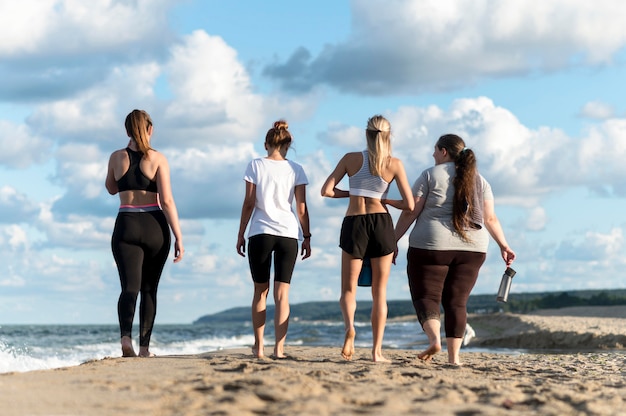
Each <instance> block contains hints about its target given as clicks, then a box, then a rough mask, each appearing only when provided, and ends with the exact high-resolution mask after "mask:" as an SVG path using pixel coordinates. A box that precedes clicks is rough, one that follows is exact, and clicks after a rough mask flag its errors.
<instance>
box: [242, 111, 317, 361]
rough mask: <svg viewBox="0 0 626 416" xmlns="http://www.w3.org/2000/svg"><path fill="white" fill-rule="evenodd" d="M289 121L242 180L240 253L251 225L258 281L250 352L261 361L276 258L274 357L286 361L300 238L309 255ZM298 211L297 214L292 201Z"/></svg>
mask: <svg viewBox="0 0 626 416" xmlns="http://www.w3.org/2000/svg"><path fill="white" fill-rule="evenodd" d="M287 129H288V125H287V122H286V121H284V120H279V121H277V122H275V123H274V126H273V127H272V128H271V129H269V130H268V132H267V134H266V136H265V149H266V150H267V157H263V158H257V159H254V160H252V161H251V162H250V163H249V164H248V167H247V169H246V172H245V175H244V180H245V182H246V193H245V197H244V201H243V206H242V208H241V221H240V224H239V234H238V236H237V252H238V253H239V255H240V256H242V257H245V251H246V248H245V245H246V239H245V237H244V234H245V231H246V228H247V227H248V223H249V224H250V229H249V230H248V263H249V264H250V273H251V275H252V280H253V281H254V296H253V298H252V325H253V327H254V346H253V347H252V353H253V354H254V355H255V356H256V357H258V358H261V357H263V355H264V353H263V334H264V330H265V317H266V313H265V310H266V304H267V295H268V293H269V287H270V283H269V282H270V268H271V263H272V256H273V257H274V303H275V307H276V309H275V313H274V327H275V337H276V342H275V344H274V355H273V356H274V357H275V358H285V357H286V356H285V351H284V347H285V339H286V337H287V328H288V326H289V285H290V284H291V276H292V274H293V270H294V267H295V264H296V258H297V257H298V241H299V240H300V239H301V238H302V249H301V251H300V252H301V254H302V259H303V260H304V259H306V258H308V257H309V256H310V255H311V232H310V228H309V211H308V209H307V205H306V185H307V184H308V180H307V177H306V174H305V173H304V169H302V166H300V165H299V164H297V163H295V162H293V161H291V160H288V159H287V151H288V150H289V147H290V146H291V143H292V140H293V139H292V137H291V133H289V131H288V130H287ZM294 197H295V200H296V209H295V212H294V210H293V200H294Z"/></svg>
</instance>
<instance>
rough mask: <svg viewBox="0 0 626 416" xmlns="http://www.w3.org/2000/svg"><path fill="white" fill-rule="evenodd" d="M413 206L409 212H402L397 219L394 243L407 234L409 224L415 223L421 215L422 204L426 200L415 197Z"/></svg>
mask: <svg viewBox="0 0 626 416" xmlns="http://www.w3.org/2000/svg"><path fill="white" fill-rule="evenodd" d="M414 202H415V204H414V206H413V209H412V210H411V211H408V210H403V211H402V213H401V214H400V217H399V218H398V222H397V223H396V228H395V234H396V241H399V240H400V239H401V238H402V236H404V234H405V233H406V232H407V230H408V229H409V228H410V227H411V224H413V223H414V222H415V220H416V219H417V217H419V215H420V214H421V213H422V210H423V209H424V203H425V202H426V198H422V197H419V196H417V197H415V200H414Z"/></svg>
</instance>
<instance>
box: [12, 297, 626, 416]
mask: <svg viewBox="0 0 626 416" xmlns="http://www.w3.org/2000/svg"><path fill="white" fill-rule="evenodd" d="M556 313H558V315H556ZM550 314H552V316H550ZM470 322H471V323H472V325H473V326H474V328H475V330H476V338H475V339H474V340H472V345H474V346H486V347H488V348H491V349H493V348H499V347H503V348H516V349H529V350H533V351H532V352H520V351H518V350H509V351H508V352H507V351H505V352H502V353H482V352H467V350H462V354H461V359H462V360H463V363H464V365H463V366H461V367H457V366H449V365H447V364H445V361H446V355H445V353H441V354H439V355H437V356H436V357H435V359H434V360H433V361H432V362H430V363H424V362H422V361H420V360H419V359H417V352H418V351H417V350H392V349H387V350H385V354H386V356H387V358H389V359H391V360H392V362H391V363H388V364H375V363H372V362H371V361H370V351H369V349H357V354H356V356H355V359H353V360H352V361H345V360H343V359H342V358H341V355H340V353H339V352H340V345H339V341H340V340H338V345H337V347H306V346H288V349H287V353H288V354H290V358H289V359H284V360H273V359H270V358H265V359H253V358H252V357H251V355H250V351H249V350H248V349H235V350H224V351H217V352H210V353H206V354H199V355H186V356H164V357H156V358H150V359H139V358H106V359H103V360H97V361H91V362H87V363H84V364H82V365H79V366H76V367H67V368H61V369H56V370H45V371H32V372H26V373H6V374H0V405H1V408H2V414H3V415H118V414H145V415H260V414H261V415H346V414H361V415H362V414H371V415H383V414H384V415H409V414H426V415H479V414H480V415H503V414H506V415H531V414H533V415H534V414H541V415H623V414H626V349H625V348H624V345H626V307H612V308H584V310H575V309H571V310H560V311H557V312H554V311H553V312H551V313H550V312H546V311H541V312H540V313H537V314H535V315H509V314H498V315H478V316H471V317H470ZM546 348H550V350H544V351H541V350H543V349H546ZM552 349H557V350H559V351H560V353H554V351H553V350H552Z"/></svg>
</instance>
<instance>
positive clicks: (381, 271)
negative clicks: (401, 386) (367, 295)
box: [371, 253, 393, 362]
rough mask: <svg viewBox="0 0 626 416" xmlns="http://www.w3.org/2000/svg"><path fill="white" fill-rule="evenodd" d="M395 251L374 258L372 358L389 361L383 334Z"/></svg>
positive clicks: (372, 260)
mask: <svg viewBox="0 0 626 416" xmlns="http://www.w3.org/2000/svg"><path fill="white" fill-rule="evenodd" d="M392 260H393V253H391V254H388V255H386V256H383V257H376V258H372V259H371V262H372V338H373V345H372V360H374V361H376V362H379V361H384V362H387V361H389V360H388V359H386V358H385V357H383V336H384V334H385V324H386V323H387V282H388V281H389V273H390V272H391V262H392Z"/></svg>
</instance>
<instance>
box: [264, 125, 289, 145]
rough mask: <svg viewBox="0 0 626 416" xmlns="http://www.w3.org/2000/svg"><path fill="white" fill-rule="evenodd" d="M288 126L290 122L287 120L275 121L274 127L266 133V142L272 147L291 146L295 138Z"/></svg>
mask: <svg viewBox="0 0 626 416" xmlns="http://www.w3.org/2000/svg"><path fill="white" fill-rule="evenodd" d="M288 128H289V124H287V122H286V121H285V120H278V121H275V122H274V125H273V127H272V128H271V129H269V130H268V131H267V134H266V135H265V143H266V144H267V145H268V146H271V147H282V146H290V145H291V141H292V140H293V138H292V137H291V133H289V131H288V130H287V129H288Z"/></svg>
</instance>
